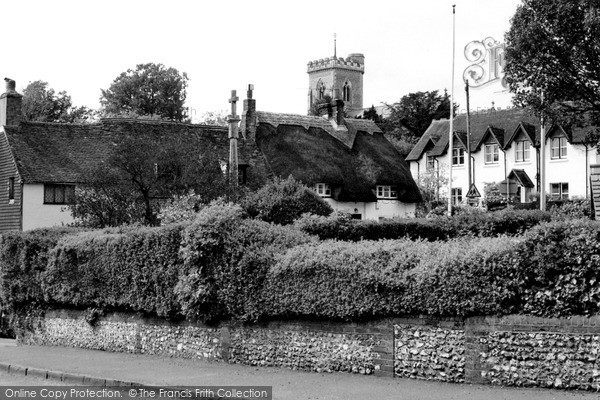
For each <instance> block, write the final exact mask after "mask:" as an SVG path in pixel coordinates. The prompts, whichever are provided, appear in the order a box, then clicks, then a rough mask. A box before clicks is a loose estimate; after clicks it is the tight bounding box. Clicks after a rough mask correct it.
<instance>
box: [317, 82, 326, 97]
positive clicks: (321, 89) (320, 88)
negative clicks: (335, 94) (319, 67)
mask: <svg viewBox="0 0 600 400" xmlns="http://www.w3.org/2000/svg"><path fill="white" fill-rule="evenodd" d="M317 93H318V96H319V100H322V99H324V98H325V84H324V83H323V81H321V80H319V82H318V83H317Z"/></svg>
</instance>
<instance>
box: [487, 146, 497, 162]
mask: <svg viewBox="0 0 600 400" xmlns="http://www.w3.org/2000/svg"><path fill="white" fill-rule="evenodd" d="M484 154H485V163H486V164H497V163H498V161H499V160H500V154H499V151H498V144H486V145H485V150H484Z"/></svg>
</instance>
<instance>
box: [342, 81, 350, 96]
mask: <svg viewBox="0 0 600 400" xmlns="http://www.w3.org/2000/svg"><path fill="white" fill-rule="evenodd" d="M342 96H343V100H344V101H350V82H348V81H346V82H345V83H344V87H343V88H342Z"/></svg>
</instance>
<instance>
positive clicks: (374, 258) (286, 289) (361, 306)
mask: <svg viewBox="0 0 600 400" xmlns="http://www.w3.org/2000/svg"><path fill="white" fill-rule="evenodd" d="M516 244H517V242H516V241H515V240H514V239H511V238H507V237H503V238H494V239H492V238H477V239H472V238H471V239H469V238H460V239H454V240H451V241H447V242H438V243H432V242H425V241H416V242H413V241H410V240H407V239H402V240H395V241H391V240H386V241H379V242H366V241H365V242H359V243H348V242H335V241H325V242H322V243H320V244H319V245H317V246H310V245H305V246H299V247H296V248H294V249H291V250H289V251H288V252H287V253H286V254H285V256H283V257H282V258H281V259H280V260H279V262H278V264H277V265H276V266H275V267H274V268H273V269H272V270H271V272H270V274H269V276H268V279H267V284H266V287H265V289H264V293H265V295H266V296H268V298H269V301H268V310H267V312H268V314H269V317H271V318H272V317H278V318H295V317H309V318H319V319H325V318H327V319H336V320H363V319H372V318H376V317H390V316H400V315H418V314H428V315H431V316H456V315H458V316H467V315H474V314H482V313H483V314H496V313H501V312H504V311H506V310H507V308H510V307H511V305H512V304H513V303H514V298H513V297H514V288H515V286H516V282H515V278H514V277H511V276H514V267H515V266H514V265H513V266H512V268H511V267H510V262H509V261H510V259H511V257H512V252H513V250H514V249H515V247H516ZM507 264H509V266H507ZM506 288H510V290H504V289H506Z"/></svg>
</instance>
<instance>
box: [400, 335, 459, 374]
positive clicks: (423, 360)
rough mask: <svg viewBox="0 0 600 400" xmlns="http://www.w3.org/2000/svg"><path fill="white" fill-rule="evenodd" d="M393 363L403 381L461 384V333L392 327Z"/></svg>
mask: <svg viewBox="0 0 600 400" xmlns="http://www.w3.org/2000/svg"><path fill="white" fill-rule="evenodd" d="M394 338H395V353H396V363H395V366H394V371H395V373H396V375H397V376H400V377H403V378H418V379H428V380H438V381H444V382H464V381H465V331H464V330H462V329H451V328H440V327H432V326H419V325H417V326H414V325H404V324H399V325H394Z"/></svg>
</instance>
